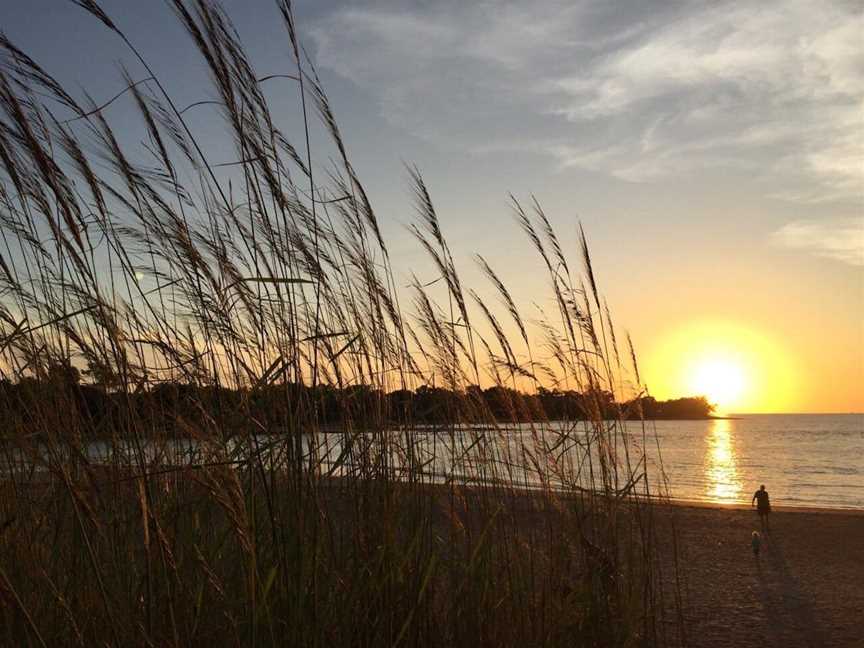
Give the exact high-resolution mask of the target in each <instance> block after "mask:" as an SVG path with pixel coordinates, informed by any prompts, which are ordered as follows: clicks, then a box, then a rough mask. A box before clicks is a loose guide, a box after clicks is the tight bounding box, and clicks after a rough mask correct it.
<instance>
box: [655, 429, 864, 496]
mask: <svg viewBox="0 0 864 648" xmlns="http://www.w3.org/2000/svg"><path fill="white" fill-rule="evenodd" d="M653 425H654V426H655V427H656V430H657V436H658V438H659V439H660V445H661V449H662V453H663V455H662V456H663V463H664V466H665V468H666V471H667V472H668V474H669V479H670V489H671V494H672V496H673V497H678V498H682V499H692V500H705V501H713V502H746V503H749V502H750V498H751V497H752V496H753V492H754V491H755V490H756V489H757V488H758V487H759V484H762V483H764V484H765V486H766V488H767V490H768V492H769V493H770V494H771V502H772V504H774V505H779V506H782V505H786V506H826V507H854V508H864V415H861V414H838V415H833V414H795V415H774V414H771V415H768V414H764V415H744V416H742V417H740V418H737V419H735V420H715V421H657V422H655V423H653Z"/></svg>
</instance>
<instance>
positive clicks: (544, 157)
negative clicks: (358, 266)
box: [0, 0, 864, 407]
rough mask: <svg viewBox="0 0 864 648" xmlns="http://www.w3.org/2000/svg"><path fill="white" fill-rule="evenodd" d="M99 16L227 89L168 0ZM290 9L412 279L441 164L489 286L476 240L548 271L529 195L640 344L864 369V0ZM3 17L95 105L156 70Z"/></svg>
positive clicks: (240, 18) (32, 11) (162, 72)
mask: <svg viewBox="0 0 864 648" xmlns="http://www.w3.org/2000/svg"><path fill="white" fill-rule="evenodd" d="M224 4H225V6H226V9H227V11H228V13H229V15H231V16H232V18H233V20H234V21H235V23H236V26H237V28H238V31H239V33H240V35H241V38H242V39H243V41H244V43H245V44H246V46H247V48H248V49H249V52H250V54H251V57H252V59H253V60H254V61H255V62H256V64H257V66H258V70H259V72H260V73H261V74H262V75H263V74H273V73H280V72H285V71H286V68H287V66H289V65H290V58H289V56H288V52H289V50H288V42H287V37H286V36H285V33H284V31H283V27H282V25H281V23H280V21H279V19H278V14H277V11H276V9H275V6H274V5H273V4H272V3H270V2H267V1H266V0H254V1H248V2H237V1H232V2H225V3H224ZM103 6H104V8H105V9H106V11H107V12H108V13H109V14H110V15H111V16H112V18H113V19H114V20H115V21H116V22H117V23H118V24H119V25H120V27H121V28H122V29H123V30H124V31H125V32H127V34H128V35H129V37H130V39H131V40H132V41H133V42H134V43H135V44H136V45H137V46H138V47H140V49H141V50H142V52H143V53H144V54H145V56H146V57H147V59H148V60H149V61H150V63H151V65H152V66H153V67H154V69H155V70H156V72H157V73H158V74H159V76H160V78H161V79H162V81H163V83H165V85H166V86H168V88H169V90H170V91H171V92H172V94H174V95H175V98H176V99H177V101H178V103H180V104H183V103H191V102H193V101H197V100H200V99H207V98H209V97H210V95H211V94H212V93H211V91H210V90H209V89H208V88H207V79H206V75H205V74H204V69H203V66H202V64H201V63H200V62H199V60H198V58H197V56H196V55H195V53H194V51H193V47H192V45H191V44H190V43H189V42H188V39H187V38H186V37H185V35H184V34H183V32H182V29H181V28H180V27H179V26H178V25H177V23H176V21H175V19H174V17H173V15H172V13H171V11H170V9H169V8H168V6H167V4H165V3H161V2H128V1H121V0H115V1H113V2H107V1H106V2H104V3H103ZM296 9H297V14H298V22H299V27H300V34H301V39H302V41H303V42H304V44H305V46H306V47H307V49H308V51H309V54H310V56H311V58H312V60H313V61H314V62H315V65H316V66H317V68H318V70H319V72H320V74H321V76H322V79H323V82H324V85H325V87H326V89H327V91H328V93H329V95H330V98H331V101H332V104H333V106H334V109H335V112H336V116H337V118H338V120H339V122H340V125H341V128H342V131H343V134H344V135H345V137H346V140H347V142H348V145H349V151H350V152H351V155H352V159H353V162H354V163H355V165H356V167H357V168H358V170H359V172H360V174H361V177H362V178H363V179H364V180H365V182H366V184H367V187H368V189H369V193H370V196H371V197H372V199H373V203H374V204H375V205H376V207H377V210H378V213H379V216H380V217H381V219H382V220H383V221H384V223H385V232H386V233H387V234H388V235H389V237H390V240H391V244H392V246H393V253H394V260H395V261H396V263H397V264H398V265H399V266H401V267H402V268H405V269H406V272H407V269H408V268H416V267H417V266H419V267H420V268H421V269H422V268H423V267H424V266H423V262H422V261H421V260H419V259H418V252H417V248H416V245H414V243H413V242H412V241H411V239H410V238H409V237H408V236H407V235H406V234H405V231H404V224H405V223H407V222H409V221H410V220H411V218H412V207H411V199H410V195H409V188H408V184H407V177H406V175H407V174H406V173H405V170H404V166H403V164H404V163H405V162H409V163H412V164H417V165H418V167H419V168H420V170H421V171H422V172H423V174H424V177H425V178H426V180H427V182H428V184H429V187H430V190H431V191H432V194H433V198H434V199H435V201H436V205H437V207H438V209H439V213H440V216H441V220H442V224H443V225H444V228H445V231H446V233H447V234H448V235H449V237H450V239H451V243H452V245H453V248H454V253H455V255H456V257H457V261H460V266H461V267H462V268H463V269H464V272H465V273H466V275H467V276H468V277H469V279H470V278H471V277H476V276H479V273H477V271H476V270H475V269H474V266H473V264H472V262H471V254H473V253H474V252H479V253H481V254H483V255H484V256H485V257H486V258H487V259H488V260H489V261H490V263H491V264H492V265H493V266H494V267H495V268H496V270H498V271H499V272H500V274H501V275H502V277H503V278H504V279H505V280H506V281H507V282H508V283H509V284H510V285H512V286H513V288H514V293H516V295H517V297H520V298H522V299H523V300H531V299H532V298H533V296H534V294H535V292H536V287H535V285H534V282H533V276H534V272H535V271H536V270H537V269H538V266H537V265H536V264H534V263H533V261H529V260H527V259H525V258H524V255H523V254H522V251H523V250H524V249H525V248H526V246H525V245H524V243H523V240H522V238H521V234H520V233H519V231H518V228H517V227H516V226H515V225H514V224H513V222H512V218H511V214H510V210H509V206H508V193H509V192H512V193H513V194H514V195H515V196H516V197H518V198H520V199H527V198H528V197H529V196H530V195H531V194H534V195H536V196H537V198H538V200H539V201H540V202H541V203H542V204H543V205H544V208H545V209H546V211H547V213H548V214H549V216H550V218H551V219H552V221H553V223H555V224H556V226H557V227H558V229H559V231H560V233H561V235H562V239H563V240H564V241H565V243H567V244H569V245H570V246H571V250H572V251H573V252H574V253H575V251H576V247H575V233H576V223H577V221H578V220H579V219H581V221H582V222H583V224H584V226H585V228H586V232H587V234H588V236H589V240H590V241H591V243H592V248H593V251H594V256H595V260H596V265H597V268H598V272H599V274H600V278H601V280H602V283H603V285H604V288H605V292H606V293H607V295H608V297H609V301H610V304H611V305H612V307H613V310H614V311H615V312H616V313H617V319H618V321H619V322H621V323H622V324H624V325H626V326H627V327H628V328H630V329H631V330H632V331H633V334H634V339H635V340H636V342H637V345H638V346H639V347H640V348H641V349H643V350H644V351H645V352H646V353H649V354H650V351H651V348H652V346H655V344H656V343H657V342H656V341H657V340H660V339H662V338H663V337H664V336H668V335H669V334H670V332H671V331H673V330H674V329H675V327H676V326H678V325H679V324H681V323H682V322H684V321H685V320H687V321H689V320H698V319H706V320H708V319H714V320H716V319H718V318H724V319H734V320H742V319H743V320H746V321H747V322H749V323H750V324H752V325H753V326H755V327H756V328H758V329H760V330H765V331H769V332H771V333H773V334H774V335H775V336H776V337H779V338H782V339H784V340H786V341H787V343H788V344H789V346H790V347H793V348H802V349H803V348H804V347H807V346H808V345H810V346H813V345H814V342H815V340H816V339H817V338H819V337H820V336H823V335H825V334H826V333H827V334H828V335H827V336H826V337H827V338H828V341H827V342H826V344H828V345H829V346H830V347H831V352H830V362H829V361H828V360H825V359H824V358H821V357H820V355H819V353H818V352H817V350H816V349H815V348H814V349H813V351H812V352H806V351H800V352H799V353H798V355H799V356H800V365H801V366H802V367H804V368H805V369H806V370H807V371H811V372H816V373H819V374H820V375H822V374H826V372H830V371H832V370H834V371H842V372H843V374H844V375H852V376H854V375H858V376H861V374H862V369H861V366H862V335H864V333H862V328H864V325H862V320H864V278H862V277H864V206H862V203H864V157H862V144H864V103H862V99H864V56H862V45H861V43H862V42H864V18H862V11H861V5H860V3H855V2H824V1H817V0H801V1H797V0H793V1H788V2H782V3H779V2H745V3H741V2H630V3H628V2H615V3H610V2H557V1H548V2H547V1H543V2H532V3H517V2H498V1H491V0H490V1H478V2H448V1H443V2H416V3H412V2H344V3H336V2H298V3H297V4H296ZM0 15H2V24H3V30H4V31H5V33H6V34H7V35H8V36H9V37H10V38H11V39H12V40H13V42H15V43H17V44H18V45H19V46H21V47H22V48H23V49H25V50H26V51H28V52H29V53H30V54H31V55H32V56H33V57H34V58H36V60H37V61H39V62H40V63H41V64H43V65H44V67H45V68H46V69H48V70H49V71H50V72H52V73H54V74H56V76H57V77H58V78H60V79H61V80H62V81H64V82H66V83H67V84H69V85H70V87H71V88H73V89H74V88H76V87H81V88H86V89H87V91H88V92H89V93H90V94H91V95H92V96H93V98H94V100H95V101H96V102H97V103H99V102H100V101H103V100H105V99H107V98H109V97H111V96H113V95H114V94H115V93H116V92H118V91H119V89H121V88H122V85H123V84H122V80H121V78H120V74H119V71H118V62H119V61H123V62H124V63H125V64H127V65H129V67H130V69H131V70H132V72H133V78H137V77H138V76H143V74H141V70H140V69H139V68H138V67H136V65H135V64H134V61H132V60H131V57H130V56H129V53H128V52H127V51H126V50H125V49H124V48H123V47H122V45H121V44H120V43H119V42H118V41H117V39H116V38H115V37H113V35H112V34H110V33H107V32H106V30H105V29H104V28H103V27H102V26H101V25H100V24H99V23H98V22H97V21H95V20H94V19H93V18H92V17H90V16H88V15H86V14H85V12H83V11H82V10H80V9H78V8H76V7H74V6H73V5H71V3H64V2H57V1H56V0H32V1H28V2H23V1H22V2H10V3H7V4H6V5H5V6H4V8H3V9H2V14H0ZM136 75H137V76H136ZM268 92H270V93H271V95H270V96H271V98H272V99H273V101H274V104H275V105H280V103H281V104H282V105H284V108H285V112H284V115H283V116H282V117H283V118H284V120H285V121H286V122H288V123H289V124H290V123H291V121H292V120H296V108H295V106H296V103H295V101H294V100H295V96H294V94H292V93H294V92H295V90H294V88H292V87H290V85H289V84H281V85H280V84H279V83H275V82H274V83H273V84H272V86H270V87H268ZM126 105H127V106H128V104H126ZM107 115H108V117H109V119H110V120H111V121H112V123H113V124H115V125H119V126H121V128H122V126H123V125H124V123H125V120H126V119H127V117H128V119H129V120H131V119H132V118H131V111H129V114H127V113H126V108H125V107H124V102H123V101H122V100H121V101H118V102H117V104H116V105H113V106H112V107H111V108H110V109H109V110H108V111H107ZM192 124H193V128H194V129H195V130H196V134H199V135H200V136H201V137H202V139H203V141H205V142H207V143H208V145H209V146H210V147H211V149H210V153H211V159H213V160H226V161H227V160H232V159H233V158H234V154H233V153H232V152H231V151H230V149H229V148H227V145H226V143H225V142H222V141H221V140H220V139H219V137H218V133H219V125H218V120H217V119H216V116H215V115H214V114H213V112H212V111H208V109H207V108H203V109H200V110H198V111H197V112H196V113H195V118H194V120H192ZM134 128H135V127H134V125H133V124H132V123H131V121H130V124H129V129H130V133H134ZM209 135H212V137H209ZM130 137H132V135H130ZM320 162H321V164H322V165H324V164H326V159H322V160H320ZM835 347H836V348H835ZM843 349H845V350H846V351H845V352H844V351H843ZM844 353H845V354H844ZM823 355H824V352H823ZM849 372H851V374H850V373H849ZM826 375H827V374H826ZM862 377H864V376H862ZM850 399H852V400H850ZM846 401H848V402H853V401H854V397H853V396H852V395H850V396H849V397H848V398H847V399H846ZM846 401H843V402H846ZM814 407H815V406H814ZM837 407H839V405H838V406H837Z"/></svg>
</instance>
